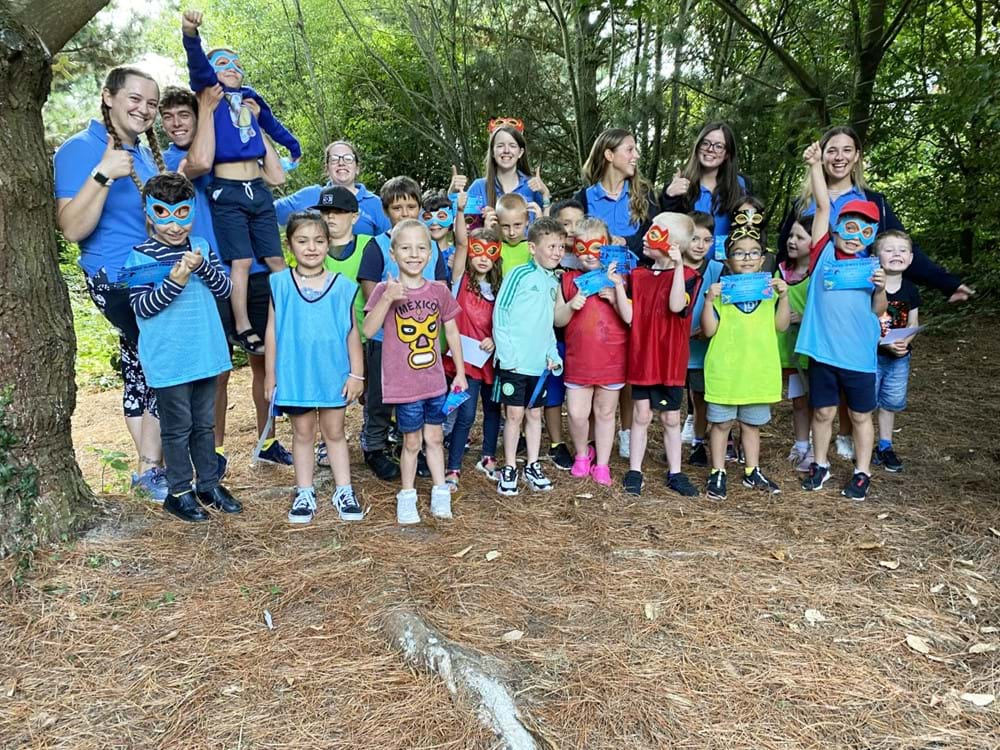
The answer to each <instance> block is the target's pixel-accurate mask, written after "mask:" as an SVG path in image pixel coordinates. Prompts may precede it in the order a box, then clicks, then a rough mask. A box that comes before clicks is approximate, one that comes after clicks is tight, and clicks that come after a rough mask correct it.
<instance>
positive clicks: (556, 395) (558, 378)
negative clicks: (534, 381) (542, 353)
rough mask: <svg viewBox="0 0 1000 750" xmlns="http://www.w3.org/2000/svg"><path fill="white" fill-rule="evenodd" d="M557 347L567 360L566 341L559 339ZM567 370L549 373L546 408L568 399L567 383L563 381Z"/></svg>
mask: <svg viewBox="0 0 1000 750" xmlns="http://www.w3.org/2000/svg"><path fill="white" fill-rule="evenodd" d="M556 349H558V350H559V357H560V358H561V359H562V360H563V361H565V360H566V342H565V341H557V342H556ZM564 372H566V370H565V369H562V370H559V374H558V375H556V374H555V373H554V372H551V373H549V377H548V379H547V380H546V381H545V408H546V409H547V408H549V407H550V406H562V405H563V401H565V400H566V384H565V383H564V381H563V373H564Z"/></svg>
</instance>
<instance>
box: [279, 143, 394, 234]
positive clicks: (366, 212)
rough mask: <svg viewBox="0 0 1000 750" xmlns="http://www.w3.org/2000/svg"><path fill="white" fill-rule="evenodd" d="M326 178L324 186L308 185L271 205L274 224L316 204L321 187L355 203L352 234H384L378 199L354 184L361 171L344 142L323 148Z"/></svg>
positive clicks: (354, 152)
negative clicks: (342, 192)
mask: <svg viewBox="0 0 1000 750" xmlns="http://www.w3.org/2000/svg"><path fill="white" fill-rule="evenodd" d="M324 161H325V163H326V175H327V177H329V178H330V181H329V182H328V183H327V184H326V185H310V186H308V187H304V188H302V189H301V190H299V191H298V192H297V193H292V194H291V195H289V196H286V197H284V198H279V199H278V200H276V201H275V202H274V210H275V212H276V213H277V214H278V224H280V225H281V226H284V225H285V224H287V223H288V217H289V216H291V215H292V214H293V213H295V212H296V211H305V210H307V209H310V208H312V207H313V206H316V205H318V204H319V194H320V191H321V190H322V189H323V188H324V187H334V186H336V185H340V186H341V187H345V188H347V189H348V190H350V191H351V192H352V193H354V197H355V198H357V199H358V220H357V221H356V222H354V234H355V236H357V235H359V234H365V235H368V236H369V237H374V236H375V235H378V234H382V233H383V232H388V231H389V227H391V226H392V224H390V223H389V219H388V218H386V215H385V211H383V209H382V199H381V198H379V197H378V196H377V195H375V194H374V193H372V192H371V191H369V190H368V188H366V187H365V186H364V184H362V183H360V182H357V179H358V173H359V172H360V171H361V160H360V158H359V157H358V150H357V149H356V148H354V146H353V145H352V144H351V143H349V142H348V141H334V142H333V143H331V144H330V145H329V146H327V147H326V154H325V156H324Z"/></svg>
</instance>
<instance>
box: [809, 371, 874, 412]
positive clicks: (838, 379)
mask: <svg viewBox="0 0 1000 750" xmlns="http://www.w3.org/2000/svg"><path fill="white" fill-rule="evenodd" d="M841 391H843V392H844V400H845V401H846V402H847V408H848V409H850V410H851V411H853V412H856V413H858V414H868V413H869V412H873V411H875V373H874V372H855V371H853V370H845V369H844V368H843V367H834V366H833V365H828V364H825V363H823V362H817V361H816V360H815V359H810V360H809V406H811V407H812V408H813V409H822V408H824V407H827V406H837V405H838V404H839V403H840V392H841Z"/></svg>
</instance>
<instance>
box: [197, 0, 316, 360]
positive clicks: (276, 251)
mask: <svg viewBox="0 0 1000 750" xmlns="http://www.w3.org/2000/svg"><path fill="white" fill-rule="evenodd" d="M202 20H203V16H202V14H201V13H200V12H199V11H194V10H189V11H186V12H185V13H184V16H183V21H182V25H181V27H182V31H183V41H184V50H185V52H186V53H187V61H188V72H189V74H190V77H191V89H192V90H193V91H194V92H195V93H198V92H199V91H201V90H202V89H205V88H208V87H210V86H215V85H216V84H219V85H221V86H222V88H223V100H222V102H221V103H220V104H219V106H218V107H217V108H216V110H215V112H214V113H213V114H212V117H213V123H214V125H215V162H214V166H213V171H214V175H215V176H214V179H213V181H212V184H211V185H210V186H209V190H208V193H209V196H210V198H211V207H212V221H213V224H214V226H215V236H216V239H217V240H218V243H219V254H220V255H221V256H222V258H223V260H225V261H226V262H228V263H230V264H231V269H232V270H231V277H232V281H233V294H232V309H233V322H234V328H235V337H234V338H235V343H238V344H239V345H240V346H241V347H243V348H244V349H245V350H246V351H247V352H248V353H250V354H261V353H263V351H264V342H263V341H262V340H261V338H260V335H259V334H258V333H257V332H256V331H254V328H253V326H252V325H251V323H250V318H249V314H248V312H247V288H248V279H249V276H250V266H251V265H252V263H253V261H254V259H255V258H256V259H257V260H259V261H261V262H263V263H265V264H266V265H267V266H268V268H269V269H270V270H271V271H280V270H281V269H283V268H284V267H285V261H284V256H283V253H282V249H281V240H280V238H279V236H278V224H277V215H276V214H275V210H274V197H273V195H272V194H271V190H270V188H269V187H268V186H267V184H266V183H265V182H264V180H263V179H262V176H261V167H260V163H259V162H260V160H261V159H263V158H264V155H265V147H264V137H263V135H262V133H261V132H260V131H261V130H263V131H264V132H265V133H267V135H269V136H270V137H271V139H272V140H274V141H275V142H276V143H278V144H279V145H281V146H284V147H285V148H287V149H288V151H289V153H290V154H291V157H292V162H291V164H295V163H297V162H298V160H299V158H300V157H301V156H302V150H301V148H300V147H299V142H298V141H297V140H296V139H295V136H293V135H292V134H291V133H290V132H289V131H288V129H287V128H285V126H284V125H282V124H281V122H280V121H279V120H278V119H277V118H276V117H275V116H274V114H273V113H272V112H271V108H270V107H269V106H268V104H267V102H266V101H265V100H264V98H263V97H262V96H261V95H260V94H258V93H257V92H256V91H254V90H253V89H252V88H250V87H249V86H244V85H243V78H244V70H243V66H242V64H241V62H240V58H239V56H238V55H237V54H236V53H235V52H234V51H233V50H229V49H224V48H220V49H214V50H211V51H209V52H208V53H207V54H206V53H205V51H204V50H203V49H202V46H201V37H200V36H199V34H198V29H199V27H200V26H201V24H202ZM251 100H252V101H254V102H255V103H256V106H258V107H259V109H260V113H259V114H257V115H255V114H254V112H253V110H252V108H251V106H249V105H248V102H249V101H251Z"/></svg>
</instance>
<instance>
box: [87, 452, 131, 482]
mask: <svg viewBox="0 0 1000 750" xmlns="http://www.w3.org/2000/svg"><path fill="white" fill-rule="evenodd" d="M90 450H92V451H93V452H94V453H96V454H97V460H98V461H99V462H100V464H101V492H102V493H114V492H119V493H120V492H125V491H127V490H128V488H129V485H130V483H131V471H132V467H131V465H130V464H129V457H128V454H126V453H122V452H121V451H116V450H107V449H105V448H100V447H96V446H90ZM108 472H110V473H111V477H110V483H108V482H105V475H106V474H107V473H108Z"/></svg>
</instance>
